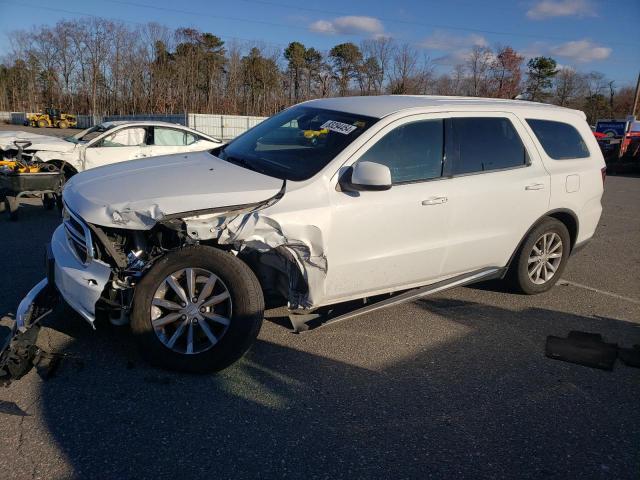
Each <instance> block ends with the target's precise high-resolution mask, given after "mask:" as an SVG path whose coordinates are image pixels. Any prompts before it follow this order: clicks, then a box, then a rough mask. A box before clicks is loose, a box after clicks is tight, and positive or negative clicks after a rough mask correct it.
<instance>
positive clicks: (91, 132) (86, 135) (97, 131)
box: [65, 123, 115, 143]
mask: <svg viewBox="0 0 640 480" xmlns="http://www.w3.org/2000/svg"><path fill="white" fill-rule="evenodd" d="M114 126H115V125H113V124H109V123H107V124H104V123H101V124H100V125H96V126H94V127H91V128H87V129H86V130H83V131H81V132H79V133H76V134H75V135H73V136H71V137H66V138H65V140H66V141H67V142H71V143H87V142H89V141H91V140H93V139H94V138H96V137H99V136H100V135H102V134H103V133H104V132H106V131H108V130H110V129H112V128H114Z"/></svg>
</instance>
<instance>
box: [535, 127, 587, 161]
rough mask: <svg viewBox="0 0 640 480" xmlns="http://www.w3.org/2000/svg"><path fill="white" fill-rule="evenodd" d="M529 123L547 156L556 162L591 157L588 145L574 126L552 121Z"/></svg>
mask: <svg viewBox="0 0 640 480" xmlns="http://www.w3.org/2000/svg"><path fill="white" fill-rule="evenodd" d="M527 123H528V124H529V126H530V127H531V130H533V133H534V134H535V135H536V137H537V138H538V141H539V142H540V144H541V145H542V148H544V151H545V152H546V154H547V155H549V157H551V158H553V159H554V160H567V159H570V158H587V157H588V156H589V149H588V148H587V145H586V144H585V143H584V140H583V139H582V137H581V136H580V133H578V131H577V130H576V129H575V127H573V125H569V124H568V123H562V122H554V121H552V120H533V119H527Z"/></svg>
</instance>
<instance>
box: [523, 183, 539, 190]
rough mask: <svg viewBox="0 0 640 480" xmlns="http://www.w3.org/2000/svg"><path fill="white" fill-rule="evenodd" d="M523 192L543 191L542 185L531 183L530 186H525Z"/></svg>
mask: <svg viewBox="0 0 640 480" xmlns="http://www.w3.org/2000/svg"><path fill="white" fill-rule="evenodd" d="M524 189H525V190H543V189H544V183H532V184H531V185H527V186H526V187H524Z"/></svg>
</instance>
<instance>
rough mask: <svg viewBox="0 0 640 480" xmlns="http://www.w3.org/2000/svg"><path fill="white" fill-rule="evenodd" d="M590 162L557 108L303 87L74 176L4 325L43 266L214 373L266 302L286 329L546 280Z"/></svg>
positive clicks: (588, 190)
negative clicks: (313, 92) (282, 316)
mask: <svg viewBox="0 0 640 480" xmlns="http://www.w3.org/2000/svg"><path fill="white" fill-rule="evenodd" d="M604 165H605V164H604V160H603V158H602V155H601V153H600V150H599V148H598V145H597V143H596V140H595V139H594V137H593V135H592V134H591V130H590V129H589V125H588V124H587V123H586V121H585V116H584V114H583V113H582V112H579V111H575V110H569V109H566V108H559V107H555V106H551V105H544V104H537V103H529V102H521V101H505V100H496V99H479V98H456V97H419V96H380V97H349V98H332V99H322V100H314V101H310V102H306V103H303V104H300V105H296V106H294V107H291V108H289V109H287V110H285V111H283V112H281V113H279V114H277V115H275V116H273V117H271V118H270V119H268V120H266V121H264V122H263V123H261V124H259V125H258V126H256V127H255V128H253V129H252V130H250V131H248V132H246V133H245V134H244V135H242V136H240V137H238V138H237V139H235V140H234V141H232V142H231V143H230V144H228V145H226V146H224V147H220V148H218V149H216V150H213V151H211V152H200V153H189V154H180V155H179V156H178V155H174V156H165V157H158V158H152V159H145V160H139V161H133V162H125V163H120V164H114V165H110V166H106V167H103V168H96V169H92V170H89V171H87V172H84V173H81V174H79V175H76V176H75V177H73V178H72V179H71V181H69V182H68V183H67V185H66V188H65V190H64V194H63V195H64V202H65V206H66V210H65V218H64V222H63V225H61V226H60V227H59V228H58V229H57V230H56V231H55V233H54V235H53V239H52V243H51V252H52V253H51V255H50V267H51V268H49V272H50V273H49V275H48V280H46V279H45V280H43V281H42V282H41V283H40V284H39V285H38V286H37V287H36V288H35V289H34V290H33V291H32V292H31V293H30V294H29V296H27V298H26V299H25V301H23V302H22V304H21V306H20V308H19V311H18V322H19V323H20V322H23V323H29V321H30V320H29V318H28V317H29V315H30V314H29V312H31V311H33V309H32V308H31V302H32V301H33V299H34V298H36V299H37V298H38V293H39V292H40V291H41V290H42V289H43V288H45V287H46V285H47V282H49V283H50V284H52V285H55V289H56V290H57V291H58V292H59V294H60V295H61V296H62V298H64V299H65V300H66V302H67V303H68V304H69V305H71V307H72V308H73V309H75V310H76V311H77V312H78V313H80V315H82V316H83V317H84V318H85V319H86V320H88V321H89V322H90V323H92V324H93V323H94V321H95V319H96V314H97V312H100V311H104V312H105V314H106V315H108V316H109V317H110V319H111V321H113V322H114V323H127V322H129V321H130V323H131V329H132V331H133V334H134V335H135V337H136V338H137V340H138V341H139V343H140V345H141V347H142V352H143V353H144V354H145V355H146V356H147V358H149V359H150V360H151V361H152V362H153V363H155V364H159V365H161V366H164V367H168V368H173V369H180V370H188V371H211V370H219V369H221V368H224V367H226V366H228V365H229V364H231V363H232V362H234V361H235V360H237V359H238V358H239V357H240V356H241V355H242V354H243V353H244V352H245V351H246V350H247V349H248V348H249V346H250V345H251V343H252V342H253V341H254V339H255V338H256V336H257V334H258V331H259V330H260V326H261V323H262V320H263V311H264V305H265V300H266V301H267V303H268V305H270V306H271V305H273V306H275V305H287V307H288V308H289V310H290V312H291V317H292V319H293V320H292V322H293V324H294V326H296V328H297V329H298V330H300V329H302V328H304V326H305V325H309V324H310V323H311V324H312V323H313V322H309V320H310V319H311V320H315V319H318V321H319V322H322V321H324V320H325V319H327V318H331V315H332V313H331V311H334V312H335V310H337V309H335V308H332V307H331V306H335V305H336V304H340V303H343V302H347V301H351V300H363V302H362V304H366V306H364V309H360V310H356V311H355V313H362V312H363V311H369V310H371V309H374V308H379V306H381V305H382V306H385V305H390V304H394V303H397V302H399V301H403V300H407V299H410V298H415V297H417V296H422V295H426V294H429V293H432V292H434V291H439V290H442V289H444V288H449V287H452V286H457V285H462V284H466V283H470V282H473V281H480V280H485V279H489V278H496V277H499V278H504V279H505V280H507V281H508V282H509V283H510V285H512V286H513V287H514V288H516V289H518V290H520V291H522V292H524V293H528V294H532V293H539V292H544V291H546V290H548V289H549V288H551V287H552V286H553V285H554V283H555V282H556V281H557V280H558V279H559V277H560V276H561V275H562V272H563V270H564V267H565V265H566V262H567V260H568V258H569V255H570V253H571V252H573V251H575V250H576V249H577V248H578V247H581V246H582V245H584V244H585V242H587V240H589V239H590V238H591V237H592V236H593V234H594V231H595V229H596V225H597V224H598V220H599V218H600V214H601V210H602V207H601V203H600V199H601V196H602V192H603V182H604V171H605V170H604ZM364 300H366V302H365V301H364ZM353 303H354V302H351V303H350V304H349V305H353ZM355 303H358V302H355ZM343 306H344V305H343ZM353 313H354V312H353V311H347V313H346V315H352V314H353ZM310 314H313V315H310ZM334 315H335V314H334ZM334 318H335V317H334ZM340 318H344V316H343V317H340Z"/></svg>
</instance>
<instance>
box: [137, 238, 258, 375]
mask: <svg viewBox="0 0 640 480" xmlns="http://www.w3.org/2000/svg"><path fill="white" fill-rule="evenodd" d="M185 268H198V269H205V270H208V271H210V272H212V273H214V274H215V275H216V276H217V277H218V278H219V279H220V280H222V282H223V283H224V285H225V286H226V288H227V289H228V291H229V294H230V299H231V302H232V303H231V304H232V305H233V309H232V314H231V322H230V324H229V326H228V327H227V330H226V332H225V333H224V334H223V335H222V336H221V338H220V339H219V340H218V342H217V343H216V344H215V345H213V346H212V347H210V348H209V349H208V350H205V351H202V352H200V353H192V354H187V353H179V352H176V351H174V350H172V349H171V348H169V347H168V346H166V345H165V344H163V343H162V341H160V339H159V337H158V335H157V334H156V332H155V330H154V328H153V326H152V324H151V302H152V300H153V297H154V294H155V292H156V290H157V289H158V288H159V287H160V285H161V284H162V283H163V282H164V281H165V279H166V278H167V277H168V276H169V275H172V274H173V273H174V272H176V271H178V270H181V269H185ZM263 317H264V298H263V294H262V289H261V288H260V283H259V282H258V279H257V278H256V276H255V275H254V273H253V272H252V271H251V269H250V268H249V267H248V266H247V265H246V264H245V263H244V262H242V261H241V260H239V259H237V258H236V257H235V256H233V255H232V254H231V253H227V252H224V251H221V250H218V249H216V248H213V247H205V246H197V247H187V248H183V249H181V250H178V251H176V252H172V253H169V254H168V255H166V256H165V257H164V258H162V259H161V260H160V261H158V263H157V264H156V265H154V266H153V268H151V270H150V271H149V273H147V274H146V275H145V277H144V278H143V279H142V281H141V282H140V283H139V284H138V286H137V287H136V291H135V294H134V299H133V308H132V312H131V330H132V332H133V334H134V337H135V339H136V341H137V343H138V345H139V347H140V350H141V354H142V355H143V356H144V357H145V358H146V359H147V360H148V361H149V362H150V363H152V364H154V365H157V366H159V367H162V368H167V369H170V370H178V371H184V372H194V373H205V372H215V371H219V370H222V369H224V368H226V367H228V366H229V365H231V364H232V363H234V362H235V361H237V360H238V359H240V357H242V356H243V355H244V354H245V353H246V352H247V351H248V350H249V348H250V347H251V345H252V344H253V342H254V341H255V339H256V337H257V336H258V333H259V332H260V327H261V325H262V320H263Z"/></svg>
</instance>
